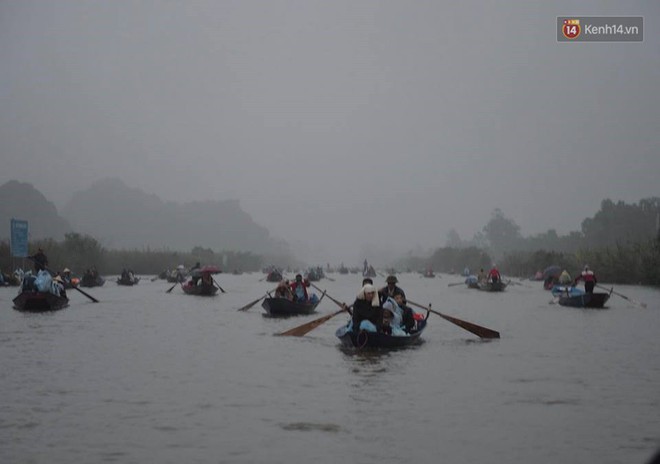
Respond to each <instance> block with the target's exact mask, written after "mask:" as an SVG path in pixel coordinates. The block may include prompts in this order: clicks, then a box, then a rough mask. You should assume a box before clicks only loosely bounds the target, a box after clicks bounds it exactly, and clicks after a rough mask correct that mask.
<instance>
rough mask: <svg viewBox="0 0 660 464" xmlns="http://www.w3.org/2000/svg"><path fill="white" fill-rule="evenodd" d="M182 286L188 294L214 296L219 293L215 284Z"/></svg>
mask: <svg viewBox="0 0 660 464" xmlns="http://www.w3.org/2000/svg"><path fill="white" fill-rule="evenodd" d="M181 288H182V289H183V293H185V294H186V295H197V296H214V295H215V294H216V293H218V287H216V286H215V285H182V286H181Z"/></svg>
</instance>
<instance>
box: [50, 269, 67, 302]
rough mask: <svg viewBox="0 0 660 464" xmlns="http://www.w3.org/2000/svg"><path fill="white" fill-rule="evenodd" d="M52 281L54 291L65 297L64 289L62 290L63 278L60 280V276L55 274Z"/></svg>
mask: <svg viewBox="0 0 660 464" xmlns="http://www.w3.org/2000/svg"><path fill="white" fill-rule="evenodd" d="M53 283H54V284H55V285H54V286H53V287H54V289H55V291H57V293H56V294H57V295H59V296H63V297H64V298H66V297H67V296H66V290H64V280H62V277H61V276H60V275H59V274H57V275H56V276H55V277H53Z"/></svg>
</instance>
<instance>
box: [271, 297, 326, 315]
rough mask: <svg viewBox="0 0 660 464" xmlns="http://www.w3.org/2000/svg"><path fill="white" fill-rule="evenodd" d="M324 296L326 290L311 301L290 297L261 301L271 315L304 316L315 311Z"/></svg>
mask: <svg viewBox="0 0 660 464" xmlns="http://www.w3.org/2000/svg"><path fill="white" fill-rule="evenodd" d="M324 296H325V292H323V294H322V295H321V298H319V299H318V300H316V301H315V302H309V303H301V302H297V301H291V300H289V299H288V298H265V299H264V301H262V302H261V307H262V308H264V310H265V311H266V314H267V315H268V316H270V317H289V316H302V315H305V314H311V313H313V312H314V311H315V310H316V307H317V306H318V305H319V303H320V302H321V300H322V299H323V297H324Z"/></svg>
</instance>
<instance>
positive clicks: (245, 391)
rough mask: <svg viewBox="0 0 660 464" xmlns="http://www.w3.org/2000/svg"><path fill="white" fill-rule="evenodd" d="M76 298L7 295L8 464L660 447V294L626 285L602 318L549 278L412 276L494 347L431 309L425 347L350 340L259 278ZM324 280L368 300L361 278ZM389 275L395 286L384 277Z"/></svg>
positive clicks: (0, 406)
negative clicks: (284, 313) (269, 314)
mask: <svg viewBox="0 0 660 464" xmlns="http://www.w3.org/2000/svg"><path fill="white" fill-rule="evenodd" d="M148 277H149V276H147V277H145V278H143V279H142V281H141V282H140V284H139V285H138V286H136V287H130V288H129V287H119V286H117V285H116V284H115V283H114V282H113V281H112V279H109V280H108V282H106V284H105V287H103V288H98V289H87V292H88V293H90V294H92V295H94V296H95V297H96V298H97V299H99V300H101V302H100V303H98V304H94V303H91V302H90V301H89V300H87V299H86V298H85V297H84V296H83V295H81V294H80V293H78V292H76V291H75V290H69V296H70V298H71V305H70V306H69V307H68V308H66V309H64V310H62V311H58V312H54V313H48V314H24V313H20V312H18V311H15V310H13V309H12V306H11V299H12V298H13V297H14V296H15V292H16V289H14V288H2V289H0V368H1V371H2V381H1V382H0V462H1V463H42V462H48V463H71V462H85V463H96V462H118V463H145V462H158V463H177V464H180V463H225V462H226V463H262V462H263V463H298V462H314V463H337V462H355V463H379V464H380V463H389V462H391V463H402V462H416V463H438V462H448V463H475V462H499V463H530V462H534V463H537V464H538V463H563V464H567V463H587V462H598V463H640V464H643V463H646V462H647V461H648V460H649V459H650V457H651V456H652V455H653V454H654V452H655V451H656V450H657V449H658V447H660V337H659V336H658V334H659V332H660V291H658V290H655V289H649V288H643V287H634V286H617V287H615V291H618V292H619V293H622V294H624V295H626V296H628V297H632V298H634V299H635V300H637V301H641V302H646V303H647V304H648V308H646V309H643V308H640V307H639V306H636V305H634V304H631V303H630V302H628V301H626V300H624V299H621V298H620V297H617V296H613V297H612V299H611V300H610V301H609V303H608V307H609V308H608V309H605V310H583V309H570V308H564V307H560V306H557V305H552V304H549V301H550V300H551V295H550V294H549V293H548V292H546V291H544V290H542V288H541V283H539V282H521V283H520V284H519V285H515V286H513V285H511V286H509V288H508V289H507V291H506V292H504V293H499V294H498V293H485V292H479V291H476V290H469V289H467V288H464V287H463V286H455V287H448V283H452V282H460V281H461V279H460V278H459V277H457V276H448V275H442V276H439V277H436V278H434V279H427V278H423V277H421V276H418V275H416V274H401V275H400V276H399V280H400V286H401V287H402V288H403V289H404V290H405V291H406V293H407V295H408V298H409V299H410V300H413V301H416V302H419V303H428V302H432V303H433V307H434V309H436V310H438V311H441V312H443V313H445V314H448V315H453V316H456V317H459V318H461V319H463V320H467V321H470V322H473V323H476V324H479V325H482V326H485V327H488V328H492V329H495V330H498V331H500V333H501V334H502V338H501V339H499V340H493V341H482V340H480V339H479V338H478V337H476V336H475V335H473V334H471V333H469V332H466V331H465V330H463V329H461V328H459V327H457V326H455V325H453V324H451V323H449V322H447V321H445V320H444V319H442V318H440V317H437V316H435V315H433V314H432V315H431V317H430V318H429V326H428V328H427V330H426V331H425V333H424V335H423V339H424V343H422V344H421V345H419V346H416V347H412V348H408V349H404V350H398V351H391V352H375V353H374V352H369V353H367V352H357V353H356V352H353V351H347V350H344V349H341V348H340V347H339V343H338V340H337V339H336V338H335V336H334V331H335V330H336V329H337V328H338V327H339V326H340V325H341V324H343V323H344V322H345V320H346V316H344V315H340V316H337V317H335V318H334V319H331V320H330V321H328V322H326V323H325V324H323V325H321V326H320V327H318V328H317V329H315V330H314V331H312V332H310V333H309V334H308V335H306V336H305V337H302V338H294V337H275V336H273V334H275V333H277V332H280V331H283V330H286V329H288V328H291V327H294V326H297V325H299V324H302V323H304V322H306V321H308V320H311V319H314V318H317V317H320V316H321V315H324V314H328V313H330V312H334V311H336V310H337V307H336V306H335V304H334V303H332V301H330V300H328V299H324V300H323V302H322V303H321V305H320V306H319V307H318V308H317V311H318V314H317V315H313V316H307V317H300V318H291V319H285V320H276V319H268V318H264V317H263V316H262V314H263V310H262V308H261V307H260V306H259V305H255V306H254V307H253V308H251V309H250V310H249V311H247V312H237V311H236V309H237V308H238V307H240V306H243V305H245V304H247V303H248V302H250V301H252V300H254V299H256V298H258V297H259V296H260V295H263V293H264V292H265V291H266V290H269V289H271V288H272V287H273V284H269V283H267V282H265V281H262V282H259V279H261V278H262V277H263V275H262V274H244V275H240V276H234V275H224V274H221V275H218V276H216V278H217V280H218V282H219V283H220V285H222V287H223V288H224V289H225V290H226V291H227V293H225V294H219V295H218V296H216V297H213V298H204V297H195V296H189V295H184V294H183V293H182V292H181V290H180V289H179V288H176V289H175V290H174V291H173V292H172V293H170V294H167V293H165V290H166V289H167V288H169V286H170V284H167V283H165V282H164V281H161V280H159V281H155V282H151V281H150V280H149V278H148ZM332 278H333V279H335V281H334V282H332V281H328V280H323V281H321V282H320V283H319V286H320V287H322V288H325V289H327V291H328V293H329V294H330V295H332V296H333V297H334V298H336V299H339V300H342V301H346V302H348V303H350V302H352V300H353V299H354V297H355V294H356V293H357V291H358V288H359V286H360V283H361V277H359V276H357V275H339V274H334V275H332ZM376 284H383V279H382V278H378V279H376Z"/></svg>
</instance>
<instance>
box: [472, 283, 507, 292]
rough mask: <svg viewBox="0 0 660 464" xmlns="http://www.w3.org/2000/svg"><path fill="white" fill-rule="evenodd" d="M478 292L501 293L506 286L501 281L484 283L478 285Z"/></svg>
mask: <svg viewBox="0 0 660 464" xmlns="http://www.w3.org/2000/svg"><path fill="white" fill-rule="evenodd" d="M478 286H479V290H481V291H483V292H503V291H504V290H505V289H506V286H507V284H506V283H505V282H502V281H501V280H500V281H498V282H485V283H480V284H478Z"/></svg>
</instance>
